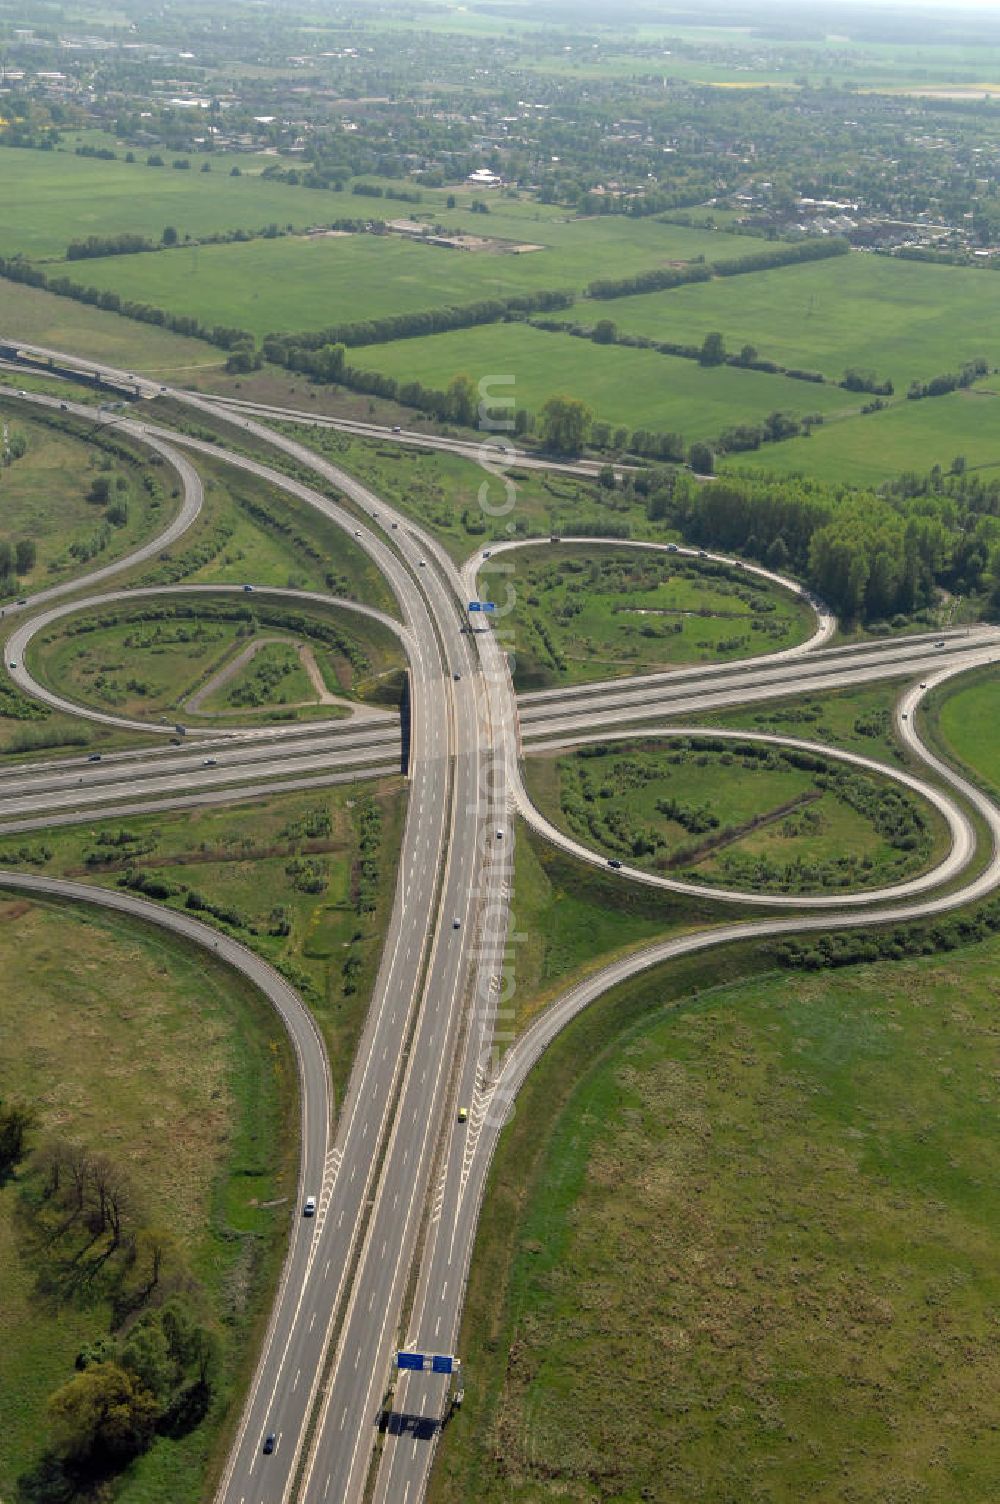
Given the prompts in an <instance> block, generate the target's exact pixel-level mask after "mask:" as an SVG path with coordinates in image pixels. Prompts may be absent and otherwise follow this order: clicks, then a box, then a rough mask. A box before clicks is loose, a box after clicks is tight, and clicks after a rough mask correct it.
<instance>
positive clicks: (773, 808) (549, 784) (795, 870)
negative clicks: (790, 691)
mask: <svg viewBox="0 0 1000 1504" xmlns="http://www.w3.org/2000/svg"><path fill="white" fill-rule="evenodd" d="M527 786H528V788H529V790H530V791H531V793H532V795H533V797H534V798H535V800H536V802H537V803H538V805H539V808H540V809H542V810H543V811H544V812H545V813H546V814H547V815H548V817H549V819H551V820H552V821H553V822H554V823H555V824H557V825H559V826H560V827H561V828H562V829H564V830H566V831H567V832H568V833H569V834H571V835H573V836H575V837H576V838H577V839H578V840H580V841H583V842H584V843H585V844H586V845H588V846H590V847H592V848H594V849H596V850H597V851H601V852H606V853H607V854H608V855H609V857H617V858H619V859H622V860H625V861H627V862H630V863H633V864H634V865H636V866H638V867H641V868H644V869H645V870H647V871H655V872H658V873H660V874H662V875H664V876H668V877H677V878H684V879H686V880H688V881H694V882H699V883H704V884H705V885H706V887H708V888H711V887H713V886H714V887H727V888H735V889H746V891H748V892H756V893H760V892H776V893H791V894H795V893H803V894H804V893H812V892H824V891H826V892H829V891H831V890H836V889H838V888H844V889H849V890H852V891H853V890H856V889H864V888H874V887H882V886H888V885H890V884H892V883H896V882H900V881H902V880H903V879H904V878H907V877H910V876H912V875H914V874H915V873H916V872H918V871H920V870H922V869H924V868H926V867H927V866H928V865H929V864H930V861H931V860H932V858H934V857H940V856H943V855H944V853H945V851H946V849H947V842H948V837H947V832H946V831H945V829H944V825H943V822H942V821H941V819H940V817H939V816H938V815H937V814H936V812H934V811H933V810H931V809H930V808H929V807H928V806H927V805H925V804H924V802H923V801H922V800H920V799H918V798H916V797H915V796H914V795H912V794H910V793H909V792H908V791H906V790H903V789H901V788H900V787H899V786H898V785H896V784H893V783H890V782H887V781H885V780H883V779H880V778H879V777H877V776H876V775H872V774H869V773H866V772H863V771H861V770H859V769H855V768H850V767H846V766H844V765H843V764H837V763H836V762H833V761H830V760H827V759H824V758H822V757H820V756H817V755H816V754H806V753H802V752H798V751H795V750H793V749H782V748H779V747H768V746H766V745H763V744H756V745H755V744H753V743H745V744H740V743H733V742H724V741H717V740H715V741H713V739H712V738H711V737H710V736H708V735H696V734H694V733H692V736H691V738H690V739H688V738H677V739H669V740H666V741H661V742H657V741H648V742H643V741H640V740H636V741H635V742H610V743H606V744H602V743H597V744H596V745H595V746H593V747H584V748H581V749H580V750H579V751H577V752H571V753H568V754H565V755H563V756H559V755H558V754H555V753H552V754H539V755H536V756H533V757H532V758H530V759H529V761H528V764H527Z"/></svg>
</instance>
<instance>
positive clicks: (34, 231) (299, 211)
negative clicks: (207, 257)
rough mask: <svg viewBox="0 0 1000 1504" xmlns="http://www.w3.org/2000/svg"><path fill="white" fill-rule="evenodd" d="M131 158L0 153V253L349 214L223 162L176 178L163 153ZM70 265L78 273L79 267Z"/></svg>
mask: <svg viewBox="0 0 1000 1504" xmlns="http://www.w3.org/2000/svg"><path fill="white" fill-rule="evenodd" d="M161 155H163V153H161ZM181 155H184V154H183V153H182V154H181ZM137 156H138V161H136V162H134V163H130V162H123V161H119V162H101V161H94V160H91V159H88V158H86V157H78V156H76V155H71V154H68V153H65V152H41V151H5V152H4V154H3V182H4V215H3V223H2V226H0V256H16V255H22V256H25V257H27V259H28V260H29V261H37V260H40V259H47V260H52V259H60V258H61V257H62V256H64V255H65V253H66V247H67V245H68V244H69V242H70V241H71V240H84V239H86V237H87V236H88V235H119V234H126V233H127V234H136V235H145V236H146V237H147V238H148V239H150V240H152V241H159V239H160V236H161V235H162V234H163V231H164V228H165V227H166V226H167V225H172V226H173V227H174V228H175V229H176V230H177V232H178V234H179V235H180V237H181V238H182V239H183V237H184V236H185V235H191V236H192V237H197V236H199V235H211V234H216V233H218V232H220V231H226V230H240V229H245V230H260V229H262V228H263V227H264V226H265V225H268V224H271V223H277V224H278V225H279V226H280V227H281V228H282V229H284V227H285V225H286V224H289V223H290V224H293V225H295V226H297V227H301V228H305V227H306V226H307V225H311V224H314V223H315V222H316V221H317V219H320V220H321V219H324V218H327V219H331V218H334V217H336V215H338V214H343V213H348V212H350V211H348V210H345V209H344V208H342V207H341V205H342V204H343V203H344V196H343V194H334V193H322V192H310V193H304V192H302V191H299V190H296V189H295V188H290V187H289V186H288V185H287V184H285V183H273V182H269V181H266V180H264V179H261V178H260V177H259V176H258V175H257V174H256V173H254V172H245V173H243V175H242V176H240V177H237V178H234V177H230V175H229V166H230V164H229V163H223V162H221V161H215V162H212V163H211V171H210V172H202V171H200V169H201V167H202V165H203V162H204V161H207V160H208V159H207V158H199V157H198V156H192V157H191V158H190V161H191V168H190V170H189V171H186V172H178V171H175V170H174V169H173V168H172V167H171V166H170V165H169V163H170V161H171V160H172V158H171V157H170V156H169V154H168V155H166V156H165V158H164V159H165V161H166V162H167V164H168V165H167V166H165V167H147V166H146V162H145V158H146V153H145V152H143V151H141V150H140V151H139V152H137ZM244 165H246V164H245V162H244ZM241 172H242V168H241ZM183 254H184V253H183V252H181V253H180V255H181V257H182V258H183ZM75 265H76V266H77V269H78V270H80V271H82V270H83V269H84V268H85V267H86V266H87V265H88V263H86V262H81V263H75ZM213 322H225V320H221V319H220V320H213ZM5 332H6V331H5Z"/></svg>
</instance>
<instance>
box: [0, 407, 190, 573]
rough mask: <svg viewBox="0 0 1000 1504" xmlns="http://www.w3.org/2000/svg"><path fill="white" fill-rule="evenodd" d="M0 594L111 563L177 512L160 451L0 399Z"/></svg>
mask: <svg viewBox="0 0 1000 1504" xmlns="http://www.w3.org/2000/svg"><path fill="white" fill-rule="evenodd" d="M0 424H2V426H3V431H4V433H5V435H6V438H5V440H4V443H3V444H0V600H7V601H9V600H10V599H11V598H12V597H14V596H21V595H27V594H30V593H32V592H34V591H36V590H44V589H46V588H47V587H48V586H50V585H58V584H62V583H63V581H65V580H67V579H70V578H72V577H73V576H74V575H80V574H86V573H87V572H88V571H89V570H91V569H98V568H101V567H103V566H104V565H106V564H109V563H113V562H114V560H115V559H116V558H120V557H122V556H123V555H125V554H127V553H129V552H130V551H131V550H132V549H134V548H137V547H138V546H139V545H140V544H141V543H143V542H145V541H146V539H147V538H149V537H150V536H151V535H153V534H154V533H156V532H158V531H162V530H163V529H164V528H165V527H166V526H167V525H168V523H169V521H170V519H171V517H172V516H173V514H174V513H175V512H176V510H177V496H178V494H179V493H178V492H177V491H176V489H175V487H174V484H173V476H172V472H171V471H170V470H169V468H168V467H167V466H166V465H165V464H164V462H163V461H162V460H161V459H160V457H159V456H158V455H150V454H148V453H145V452H143V451H142V450H141V449H140V448H139V447H138V446H137V445H134V444H131V443H129V441H128V440H127V439H125V438H123V437H121V436H118V435H113V434H112V435H109V434H105V433H103V432H100V431H98V432H94V431H90V432H88V431H87V428H86V426H85V425H84V424H83V423H82V422H78V421H66V420H60V416H59V415H55V416H54V417H53V418H40V417H37V416H34V415H33V413H32V410H31V409H30V408H25V405H24V404H23V403H16V402H15V401H0Z"/></svg>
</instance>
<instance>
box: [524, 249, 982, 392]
mask: <svg viewBox="0 0 1000 1504" xmlns="http://www.w3.org/2000/svg"><path fill="white" fill-rule="evenodd" d="M720 238H721V237H720ZM730 243H733V242H730ZM744 246H745V248H746V249H747V250H749V251H752V250H753V249H754V246H755V242H753V241H750V242H742V241H737V242H735V248H734V250H733V252H732V253H731V254H733V255H735V254H738V252H739V251H741V250H743V249H744ZM615 275H618V274H617V273H616V274H615ZM984 279H985V280H984ZM997 291H1000V289H998V290H997ZM553 317H555V318H559V319H564V320H566V321H567V322H570V323H573V322H581V323H595V322H596V321H597V319H599V318H609V319H611V320H612V322H613V323H615V324H616V325H617V326H618V328H619V329H620V330H622V331H624V332H627V333H632V334H645V335H649V336H650V337H651V338H653V339H663V340H671V341H675V342H677V343H679V344H689V345H699V346H700V345H701V342H702V340H703V339H704V338H705V335H706V334H710V333H712V332H713V331H719V332H720V333H721V334H722V335H723V336H724V338H725V342H726V348H727V350H728V351H730V353H733V354H735V353H738V352H739V350H740V349H742V347H743V346H744V345H748V344H749V345H753V346H754V347H755V349H756V350H757V351H758V353H759V354H760V356H761V357H762V358H763V359H766V360H774V361H777V362H778V363H779V364H780V365H783V366H791V367H797V368H804V369H807V370H812V371H821V372H822V373H823V374H824V375H825V376H826V377H828V378H830V379H832V380H834V381H839V380H840V379H841V377H842V376H843V374H844V371H845V370H846V369H847V368H848V367H856V368H858V369H860V370H865V371H874V373H875V375H876V376H877V377H878V378H879V379H883V380H884V379H885V378H887V377H888V378H889V379H890V380H891V381H892V382H893V383H894V385H895V388H896V392H897V394H905V392H906V388H907V386H908V385H909V383H910V382H911V381H914V380H920V381H926V380H928V379H929V378H930V377H932V376H936V375H938V374H939V373H940V372H942V371H954V370H958V369H959V367H960V366H961V365H962V364H963V362H965V361H969V360H973V359H975V358H976V357H977V356H980V355H981V356H984V357H985V358H986V359H987V360H989V361H990V363H991V365H994V364H1000V300H998V299H997V297H996V296H995V292H994V288H993V281H992V274H991V273H990V272H989V271H986V270H983V269H970V268H965V267H954V266H930V265H927V264H925V263H921V262H917V261H901V260H898V259H894V258H891V257H888V256H874V255H865V254H862V253H858V252H855V253H853V254H851V255H850V256H837V257H834V258H832V259H831V260H828V261H819V262H813V263H812V264H811V265H810V264H807V265H803V266H783V267H778V268H775V269H774V270H772V271H762V272H754V273H752V274H750V275H748V276H742V277H718V278H716V279H715V280H714V281H712V282H702V283H696V284H693V285H689V286H687V287H677V288H673V289H672V290H670V291H667V292H658V293H645V294H642V295H640V296H638V297H631V298H613V299H611V300H608V301H606V302H596V301H594V302H591V301H588V302H585V303H581V304H578V305H577V306H576V307H575V308H571V309H568V310H566V311H565V312H562V313H558V314H555V315H553ZM775 405H776V406H781V405H782V404H780V403H776V404H775Z"/></svg>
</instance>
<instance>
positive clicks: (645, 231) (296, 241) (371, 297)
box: [67, 174, 731, 337]
mask: <svg viewBox="0 0 1000 1504" xmlns="http://www.w3.org/2000/svg"><path fill="white" fill-rule="evenodd" d="M177 176H181V174H177ZM285 191H286V192H295V191H296V190H294V189H286V190H285ZM298 192H300V193H304V190H298ZM313 196H314V195H312V194H310V195H309V196H308V198H307V199H306V206H308V205H309V204H311V203H312V198H313ZM316 196H318V197H322V195H316ZM327 197H329V195H327ZM335 198H336V206H335V209H334V210H333V211H330V217H340V216H348V217H351V216H358V217H359V218H360V217H363V216H365V215H367V214H377V215H379V216H388V217H390V218H392V217H393V216H394V214H396V211H399V212H398V214H396V217H402V214H403V211H405V210H406V209H407V208H408V207H409V206H408V205H406V204H403V205H398V204H395V205H394V204H393V202H392V200H389V201H385V200H381V199H375V200H373V199H369V198H359V197H356V196H355V195H353V194H338V195H335ZM314 212H316V211H314ZM417 212H419V209H418V210H417ZM318 217H319V215H318V212H317V218H318ZM433 217H434V219H435V221H437V220H438V219H439V214H438V212H437V211H435V213H434V216H433ZM441 218H442V219H446V218H448V219H452V220H454V221H455V227H456V228H457V227H459V226H461V227H462V228H464V229H465V230H467V231H469V232H471V233H475V234H480V235H503V237H504V238H512V239H522V240H527V241H532V242H534V243H537V244H539V245H540V246H542V247H543V249H540V250H536V251H531V252H526V253H524V254H521V255H512V254H506V253H503V252H494V251H459V250H452V249H449V248H447V247H445V246H434V245H421V244H419V243H417V242H414V241H412V240H407V239H404V238H403V237H401V236H399V235H365V234H357V235H347V234H330V235H319V234H318V235H309V236H306V235H289V236H284V237H281V238H279V239H275V240H267V239H264V240H255V241H247V242H240V243H236V244H229V245H206V246H179V247H176V248H174V249H172V250H169V251H162V252H157V253H156V254H149V253H144V254H140V255H135V256H109V257H104V258H100V259H97V260H92V261H90V260H88V261H82V262H81V261H75V262H72V263H70V264H69V265H68V267H67V271H68V273H69V275H70V276H72V277H73V279H74V280H75V281H78V282H83V283H86V284H87V285H89V286H92V287H99V288H101V289H111V290H113V291H114V292H117V293H119V294H120V295H121V296H122V297H123V298H131V299H134V300H136V301H139V302H151V303H155V304H157V305H158V306H159V307H161V308H168V309H170V311H171V312H172V313H183V314H190V315H193V316H195V317H197V318H200V319H202V320H203V321H204V322H206V323H208V324H214V323H221V324H236V325H238V326H239V327H240V328H244V329H249V330H251V331H252V332H253V333H254V334H255V335H257V336H258V337H260V336H262V335H264V334H268V333H270V332H279V331H280V332H290V331H296V330H303V329H317V328H322V327H323V326H324V325H326V324H336V323H341V322H350V321H352V320H355V319H367V318H379V317H382V316H383V315H386V314H394V313H411V312H416V311H419V310H421V309H425V308H438V307H442V306H445V305H449V304H453V303H470V302H475V301H476V300H477V299H479V298H495V297H507V296H510V295H512V294H515V293H519V292H530V291H533V290H535V289H537V288H553V287H554V288H569V289H573V290H577V291H579V290H581V289H582V288H583V286H584V285H585V284H586V283H587V282H588V281H589V280H590V279H591V278H592V277H597V276H601V275H605V274H609V273H610V272H611V271H612V269H613V271H614V274H615V275H619V274H621V273H623V272H628V271H639V270H642V269H645V268H648V267H655V266H658V265H661V264H663V263H664V262H666V261H670V260H674V259H685V260H686V259H690V258H691V257H693V256H696V255H699V254H702V253H703V252H704V251H705V250H706V248H711V249H714V248H715V247H717V246H718V245H719V242H724V245H723V251H724V249H725V244H730V243H731V242H730V241H729V238H728V237H724V236H721V235H715V236H714V237H713V236H712V235H711V234H709V233H708V232H704V231H690V230H684V229H679V228H677V227H676V226H674V225H661V224H657V223H655V222H650V223H646V222H640V223H638V224H636V223H632V222H630V223H628V224H627V225H626V224H623V223H622V222H621V221H614V220H607V221H606V220H585V219H579V220H566V221H561V222H554V221H551V220H548V221H546V220H542V221H539V222H537V223H536V222H535V221H533V220H530V219H527V218H524V219H522V218H520V217H516V218H515V217H514V216H513V215H511V214H510V213H509V212H508V213H504V211H503V209H502V208H501V209H499V210H498V212H497V214H496V215H493V214H492V213H491V214H490V215H488V216H487V215H483V216H480V215H471V216H469V215H467V214H465V215H463V214H462V213H461V212H459V211H457V210H456V211H451V212H450V213H446V214H443V215H442V216H441ZM494 219H496V220H497V224H496V226H494V224H493V221H494ZM178 228H179V227H178ZM626 232H627V233H626ZM536 236H537V241H536Z"/></svg>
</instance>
